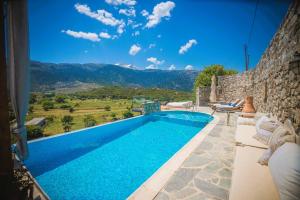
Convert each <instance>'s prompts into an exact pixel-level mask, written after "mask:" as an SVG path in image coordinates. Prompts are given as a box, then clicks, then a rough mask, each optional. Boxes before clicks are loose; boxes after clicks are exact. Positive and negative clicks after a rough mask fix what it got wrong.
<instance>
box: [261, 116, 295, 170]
mask: <svg viewBox="0 0 300 200" xmlns="http://www.w3.org/2000/svg"><path fill="white" fill-rule="evenodd" d="M286 142H292V143H296V133H295V131H294V128H293V126H292V124H291V121H290V120H288V119H287V120H286V121H285V122H284V124H282V125H280V126H279V127H278V128H277V129H276V130H275V131H274V133H273V134H272V136H271V138H270V142H269V146H270V147H269V149H268V150H267V151H265V152H264V153H263V155H262V156H261V157H260V159H259V160H258V162H259V163H260V164H262V165H267V164H268V161H269V159H270V157H271V156H272V154H273V153H274V152H275V151H276V150H277V149H278V148H279V147H280V146H282V145H283V144H284V143H286Z"/></svg>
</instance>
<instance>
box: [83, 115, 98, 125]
mask: <svg viewBox="0 0 300 200" xmlns="http://www.w3.org/2000/svg"><path fill="white" fill-rule="evenodd" d="M83 122H84V126H85V127H91V126H95V125H96V120H95V118H94V117H93V116H92V115H87V116H85V118H84V119H83Z"/></svg>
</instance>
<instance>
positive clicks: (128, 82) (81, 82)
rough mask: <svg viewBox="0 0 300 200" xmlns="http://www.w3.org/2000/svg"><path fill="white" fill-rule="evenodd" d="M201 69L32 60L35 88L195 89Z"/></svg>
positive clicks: (38, 89)
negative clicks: (144, 67)
mask: <svg viewBox="0 0 300 200" xmlns="http://www.w3.org/2000/svg"><path fill="white" fill-rule="evenodd" d="M198 73H199V71H196V70H158V69H151V70H140V69H134V68H128V67H123V66H120V65H112V64H94V63H87V64H73V63H60V64H56V63H43V62H37V61H32V62H31V80H32V82H31V88H32V91H50V90H56V89H59V88H74V87H79V86H86V87H98V86H108V85H109V86H111V85H113V86H125V87H145V88H164V89H173V90H181V91H191V90H192V89H193V84H194V81H195V78H196V77H197V75H198Z"/></svg>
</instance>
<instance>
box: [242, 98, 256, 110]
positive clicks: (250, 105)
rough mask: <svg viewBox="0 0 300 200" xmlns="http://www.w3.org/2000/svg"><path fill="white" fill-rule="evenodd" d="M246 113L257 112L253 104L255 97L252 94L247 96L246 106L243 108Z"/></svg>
mask: <svg viewBox="0 0 300 200" xmlns="http://www.w3.org/2000/svg"><path fill="white" fill-rule="evenodd" d="M242 112H244V113H255V112H256V111H255V108H254V106H253V97H252V96H247V97H246V98H245V104H244V108H243V110H242Z"/></svg>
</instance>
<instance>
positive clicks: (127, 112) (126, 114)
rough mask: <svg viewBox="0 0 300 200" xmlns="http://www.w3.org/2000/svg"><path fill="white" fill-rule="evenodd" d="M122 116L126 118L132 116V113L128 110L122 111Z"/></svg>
mask: <svg viewBox="0 0 300 200" xmlns="http://www.w3.org/2000/svg"><path fill="white" fill-rule="evenodd" d="M123 117H124V118H125V119H126V118H130V117H133V113H132V112H130V111H129V110H128V111H126V112H124V113H123Z"/></svg>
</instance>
